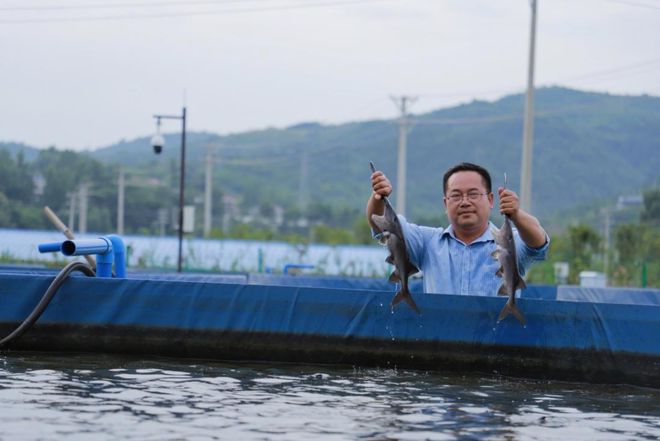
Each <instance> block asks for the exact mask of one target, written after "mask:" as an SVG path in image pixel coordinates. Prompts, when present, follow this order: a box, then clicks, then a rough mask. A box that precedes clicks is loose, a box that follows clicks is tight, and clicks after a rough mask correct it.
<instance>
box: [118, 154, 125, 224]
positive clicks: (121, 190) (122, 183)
mask: <svg viewBox="0 0 660 441" xmlns="http://www.w3.org/2000/svg"><path fill="white" fill-rule="evenodd" d="M125 188H126V182H125V178H124V167H123V166H121V165H120V166H119V176H118V177H117V234H118V235H120V236H121V235H123V234H124V191H125Z"/></svg>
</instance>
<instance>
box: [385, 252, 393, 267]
mask: <svg viewBox="0 0 660 441" xmlns="http://www.w3.org/2000/svg"><path fill="white" fill-rule="evenodd" d="M385 262H387V263H389V264H390V265H394V256H393V255H391V254H390V255H389V256H387V259H385Z"/></svg>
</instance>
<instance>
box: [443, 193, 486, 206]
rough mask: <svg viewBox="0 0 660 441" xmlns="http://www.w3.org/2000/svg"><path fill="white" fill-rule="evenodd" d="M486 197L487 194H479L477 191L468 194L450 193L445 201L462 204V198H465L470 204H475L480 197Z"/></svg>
mask: <svg viewBox="0 0 660 441" xmlns="http://www.w3.org/2000/svg"><path fill="white" fill-rule="evenodd" d="M487 195H488V193H479V192H478V191H471V192H469V193H468V194H462V193H452V194H450V195H449V196H447V197H446V199H447V200H449V201H451V202H453V203H458V202H462V201H463V198H467V199H468V201H471V202H476V201H478V200H479V199H481V197H482V196H487Z"/></svg>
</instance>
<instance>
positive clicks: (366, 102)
mask: <svg viewBox="0 0 660 441" xmlns="http://www.w3.org/2000/svg"><path fill="white" fill-rule="evenodd" d="M127 5H130V6H127ZM529 33H530V3H529V1H528V0H380V1H379V0H372V1H364V0H363V1H358V0H241V1H237V0H216V1H212V0H207V1H201V0H190V1H176V0H167V1H158V0H93V1H92V0H59V1H43V0H41V1H40V0H13V1H12V0H0V79H1V82H0V91H1V92H0V141H16V142H24V143H27V144H29V145H32V146H36V147H46V146H49V145H56V146H57V147H58V148H72V149H77V150H80V149H94V148H98V147H103V146H106V145H109V144H112V143H115V142H117V141H119V140H121V139H122V138H125V139H132V138H135V137H139V136H151V134H152V133H153V130H154V122H153V118H152V115H153V114H154V113H167V114H179V113H180V112H181V107H182V106H183V104H184V96H185V104H186V106H187V108H188V117H189V123H188V127H189V129H191V130H206V131H211V132H215V133H220V134H227V133H235V132H240V131H245V130H251V129H259V128H265V127H285V126H287V125H291V124H295V123H299V122H305V121H319V122H322V123H329V124H330V123H341V122H348V121H356V120H368V119H374V118H393V117H395V116H396V115H397V109H396V107H395V106H394V104H393V103H392V101H391V100H390V96H391V95H403V94H405V95H414V96H417V97H418V100H417V101H416V102H415V104H414V105H413V106H412V108H411V110H412V112H413V113H420V112H424V111H429V110H432V109H437V108H441V107H447V106H450V105H454V104H457V103H461V102H468V101H471V100H472V99H475V98H477V99H488V100H492V99H495V98H498V97H500V96H503V95H506V94H508V93H512V92H522V91H524V89H525V86H526V75H527V59H528V50H529ZM659 37H660V1H658V0H539V4H538V22H537V47H536V51H537V52H536V53H537V62H536V84H537V86H541V85H551V84H554V85H564V86H569V87H574V88H579V89H585V90H595V91H608V92H611V93H622V94H642V93H647V94H651V95H656V96H660V38H659ZM179 127H180V126H179V123H178V122H176V121H166V122H164V125H163V129H164V131H165V132H176V131H179Z"/></svg>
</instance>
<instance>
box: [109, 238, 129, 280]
mask: <svg viewBox="0 0 660 441" xmlns="http://www.w3.org/2000/svg"><path fill="white" fill-rule="evenodd" d="M105 237H106V238H107V239H110V242H111V243H112V250H113V251H114V254H115V258H114V262H115V276H116V277H119V278H122V279H123V278H125V277H126V247H125V246H124V241H123V240H122V238H121V237H119V236H117V235H116V234H109V235H107V236H105Z"/></svg>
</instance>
